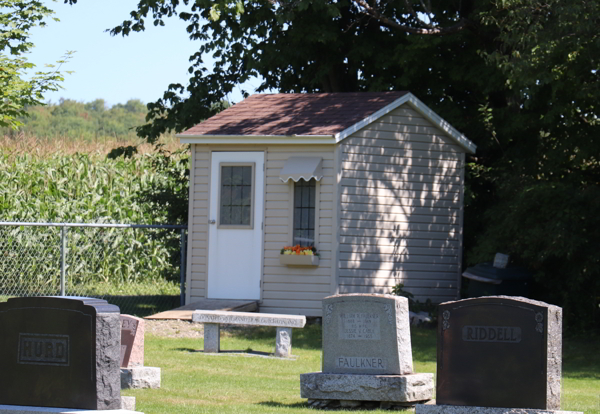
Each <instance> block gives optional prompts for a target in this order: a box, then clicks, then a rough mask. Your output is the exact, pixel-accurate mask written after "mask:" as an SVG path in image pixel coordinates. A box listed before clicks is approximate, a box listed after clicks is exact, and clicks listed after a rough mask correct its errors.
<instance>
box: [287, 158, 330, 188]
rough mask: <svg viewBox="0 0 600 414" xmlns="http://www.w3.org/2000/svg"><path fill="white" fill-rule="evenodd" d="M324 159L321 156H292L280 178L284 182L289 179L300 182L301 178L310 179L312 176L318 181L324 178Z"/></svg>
mask: <svg viewBox="0 0 600 414" xmlns="http://www.w3.org/2000/svg"><path fill="white" fill-rule="evenodd" d="M322 165H323V159H322V158H321V157H290V158H288V159H287V161H286V162H285V164H284V166H283V168H282V169H281V172H280V173H279V178H280V179H281V181H283V182H284V183H287V182H288V181H289V180H294V182H298V180H300V179H301V178H302V179H303V180H305V181H309V180H310V179H311V178H314V179H316V180H317V181H319V180H321V178H323V167H322Z"/></svg>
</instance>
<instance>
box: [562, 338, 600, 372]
mask: <svg viewBox="0 0 600 414" xmlns="http://www.w3.org/2000/svg"><path fill="white" fill-rule="evenodd" d="M599 342H600V336H598V335H591V336H577V337H570V338H565V339H564V340H563V377H565V378H582V379H585V378H589V379H597V380H600V353H599V352H598V343H599Z"/></svg>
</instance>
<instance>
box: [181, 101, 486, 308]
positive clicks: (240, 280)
mask: <svg viewBox="0 0 600 414" xmlns="http://www.w3.org/2000/svg"><path fill="white" fill-rule="evenodd" d="M178 137H179V138H180V140H181V142H182V143H189V144H191V152H192V157H191V159H192V162H191V174H190V177H191V178H190V180H191V181H190V198H189V199H190V212H189V221H188V223H189V236H188V241H189V242H188V246H189V247H188V257H187V263H188V267H187V293H186V295H187V296H186V302H187V303H191V302H193V301H197V300H201V299H219V298H222V299H254V300H258V301H259V303H260V310H261V312H270V313H286V314H302V315H307V316H321V300H322V299H323V298H324V297H326V296H329V295H332V294H337V293H358V292H362V293H389V292H390V290H391V288H392V287H393V286H394V285H396V284H397V283H403V284H404V286H405V289H406V290H407V291H410V292H412V293H413V294H414V295H415V298H416V299H419V300H421V301H423V300H425V299H427V298H430V299H431V300H432V301H434V302H442V301H446V300H452V299H456V298H457V297H458V292H459V288H460V277H461V255H462V251H461V245H462V221H463V183H464V166H465V153H473V152H474V151H475V145H474V144H473V143H472V142H471V141H469V140H468V139H467V138H466V137H465V136H464V135H462V134H461V133H460V132H458V131H457V130H455V129H454V128H453V127H452V126H451V125H450V124H448V123H447V122H446V121H444V120H443V119H442V118H440V117H439V116H438V115H437V114H435V113H434V112H433V111H432V110H430V109H429V108H428V107H427V106H426V105H425V104H423V102H421V101H420V100H418V99H417V98H416V97H415V96H414V95H412V94H411V93H409V92H381V93H374V92H364V93H325V94H257V95H252V96H250V97H249V98H247V99H246V100H244V101H242V102H240V103H238V104H236V105H234V106H232V107H231V108H228V109H226V110H225V111H223V112H221V113H219V114H217V115H215V116H214V117H212V118H210V119H208V120H206V121H204V122H202V123H200V124H198V125H196V126H194V127H193V128H190V129H189V130H187V131H185V132H183V133H181V134H179V135H178ZM297 244H300V245H303V246H314V247H315V248H316V249H317V253H318V254H319V255H318V256H310V255H306V256H305V255H303V256H291V255H282V254H281V250H282V248H284V247H285V246H293V245H297Z"/></svg>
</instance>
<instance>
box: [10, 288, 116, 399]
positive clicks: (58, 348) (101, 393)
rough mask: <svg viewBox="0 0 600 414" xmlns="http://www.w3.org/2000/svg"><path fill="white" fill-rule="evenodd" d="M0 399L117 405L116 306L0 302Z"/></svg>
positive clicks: (80, 301)
mask: <svg viewBox="0 0 600 414" xmlns="http://www.w3.org/2000/svg"><path fill="white" fill-rule="evenodd" d="M0 331H1V332H2V335H1V336H0V372H1V373H2V375H0V404H5V405H21V406H39V407H60V408H79V409H90V410H111V409H120V408H121V391H120V389H121V387H120V371H119V354H120V352H119V347H120V335H121V329H120V322H119V308H118V307H117V306H114V305H110V304H108V303H107V302H106V301H105V300H101V299H92V298H75V297H29V298H12V299H9V300H8V301H7V302H6V303H0Z"/></svg>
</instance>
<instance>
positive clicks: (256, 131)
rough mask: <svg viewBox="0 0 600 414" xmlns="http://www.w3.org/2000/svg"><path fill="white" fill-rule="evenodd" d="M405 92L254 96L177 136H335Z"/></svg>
mask: <svg viewBox="0 0 600 414" xmlns="http://www.w3.org/2000/svg"><path fill="white" fill-rule="evenodd" d="M406 93H407V92H356V93H314V94H304V93H289V94H288V93H281V94H256V95H252V96H250V97H249V98H247V99H245V100H243V101H242V102H240V103H238V104H236V105H234V106H232V107H230V108H228V109H226V110H225V111H223V112H220V113H218V114H217V115H215V116H213V117H212V118H209V119H207V120H206V121H204V122H202V123H200V124H198V125H196V126H194V127H192V128H190V129H188V130H187V131H185V132H183V133H181V135H180V136H185V135H195V136H198V135H236V136H240V135H259V136H265V135H287V136H292V135H335V134H337V133H338V132H342V131H343V130H345V129H346V128H349V127H351V126H352V125H354V124H356V123H358V122H360V121H362V120H363V119H365V118H366V117H368V116H369V115H371V114H373V113H375V112H377V111H378V110H380V109H381V108H383V107H385V106H387V105H389V104H391V103H392V102H394V101H395V100H396V99H398V98H400V97H402V96H403V95H405V94H406Z"/></svg>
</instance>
